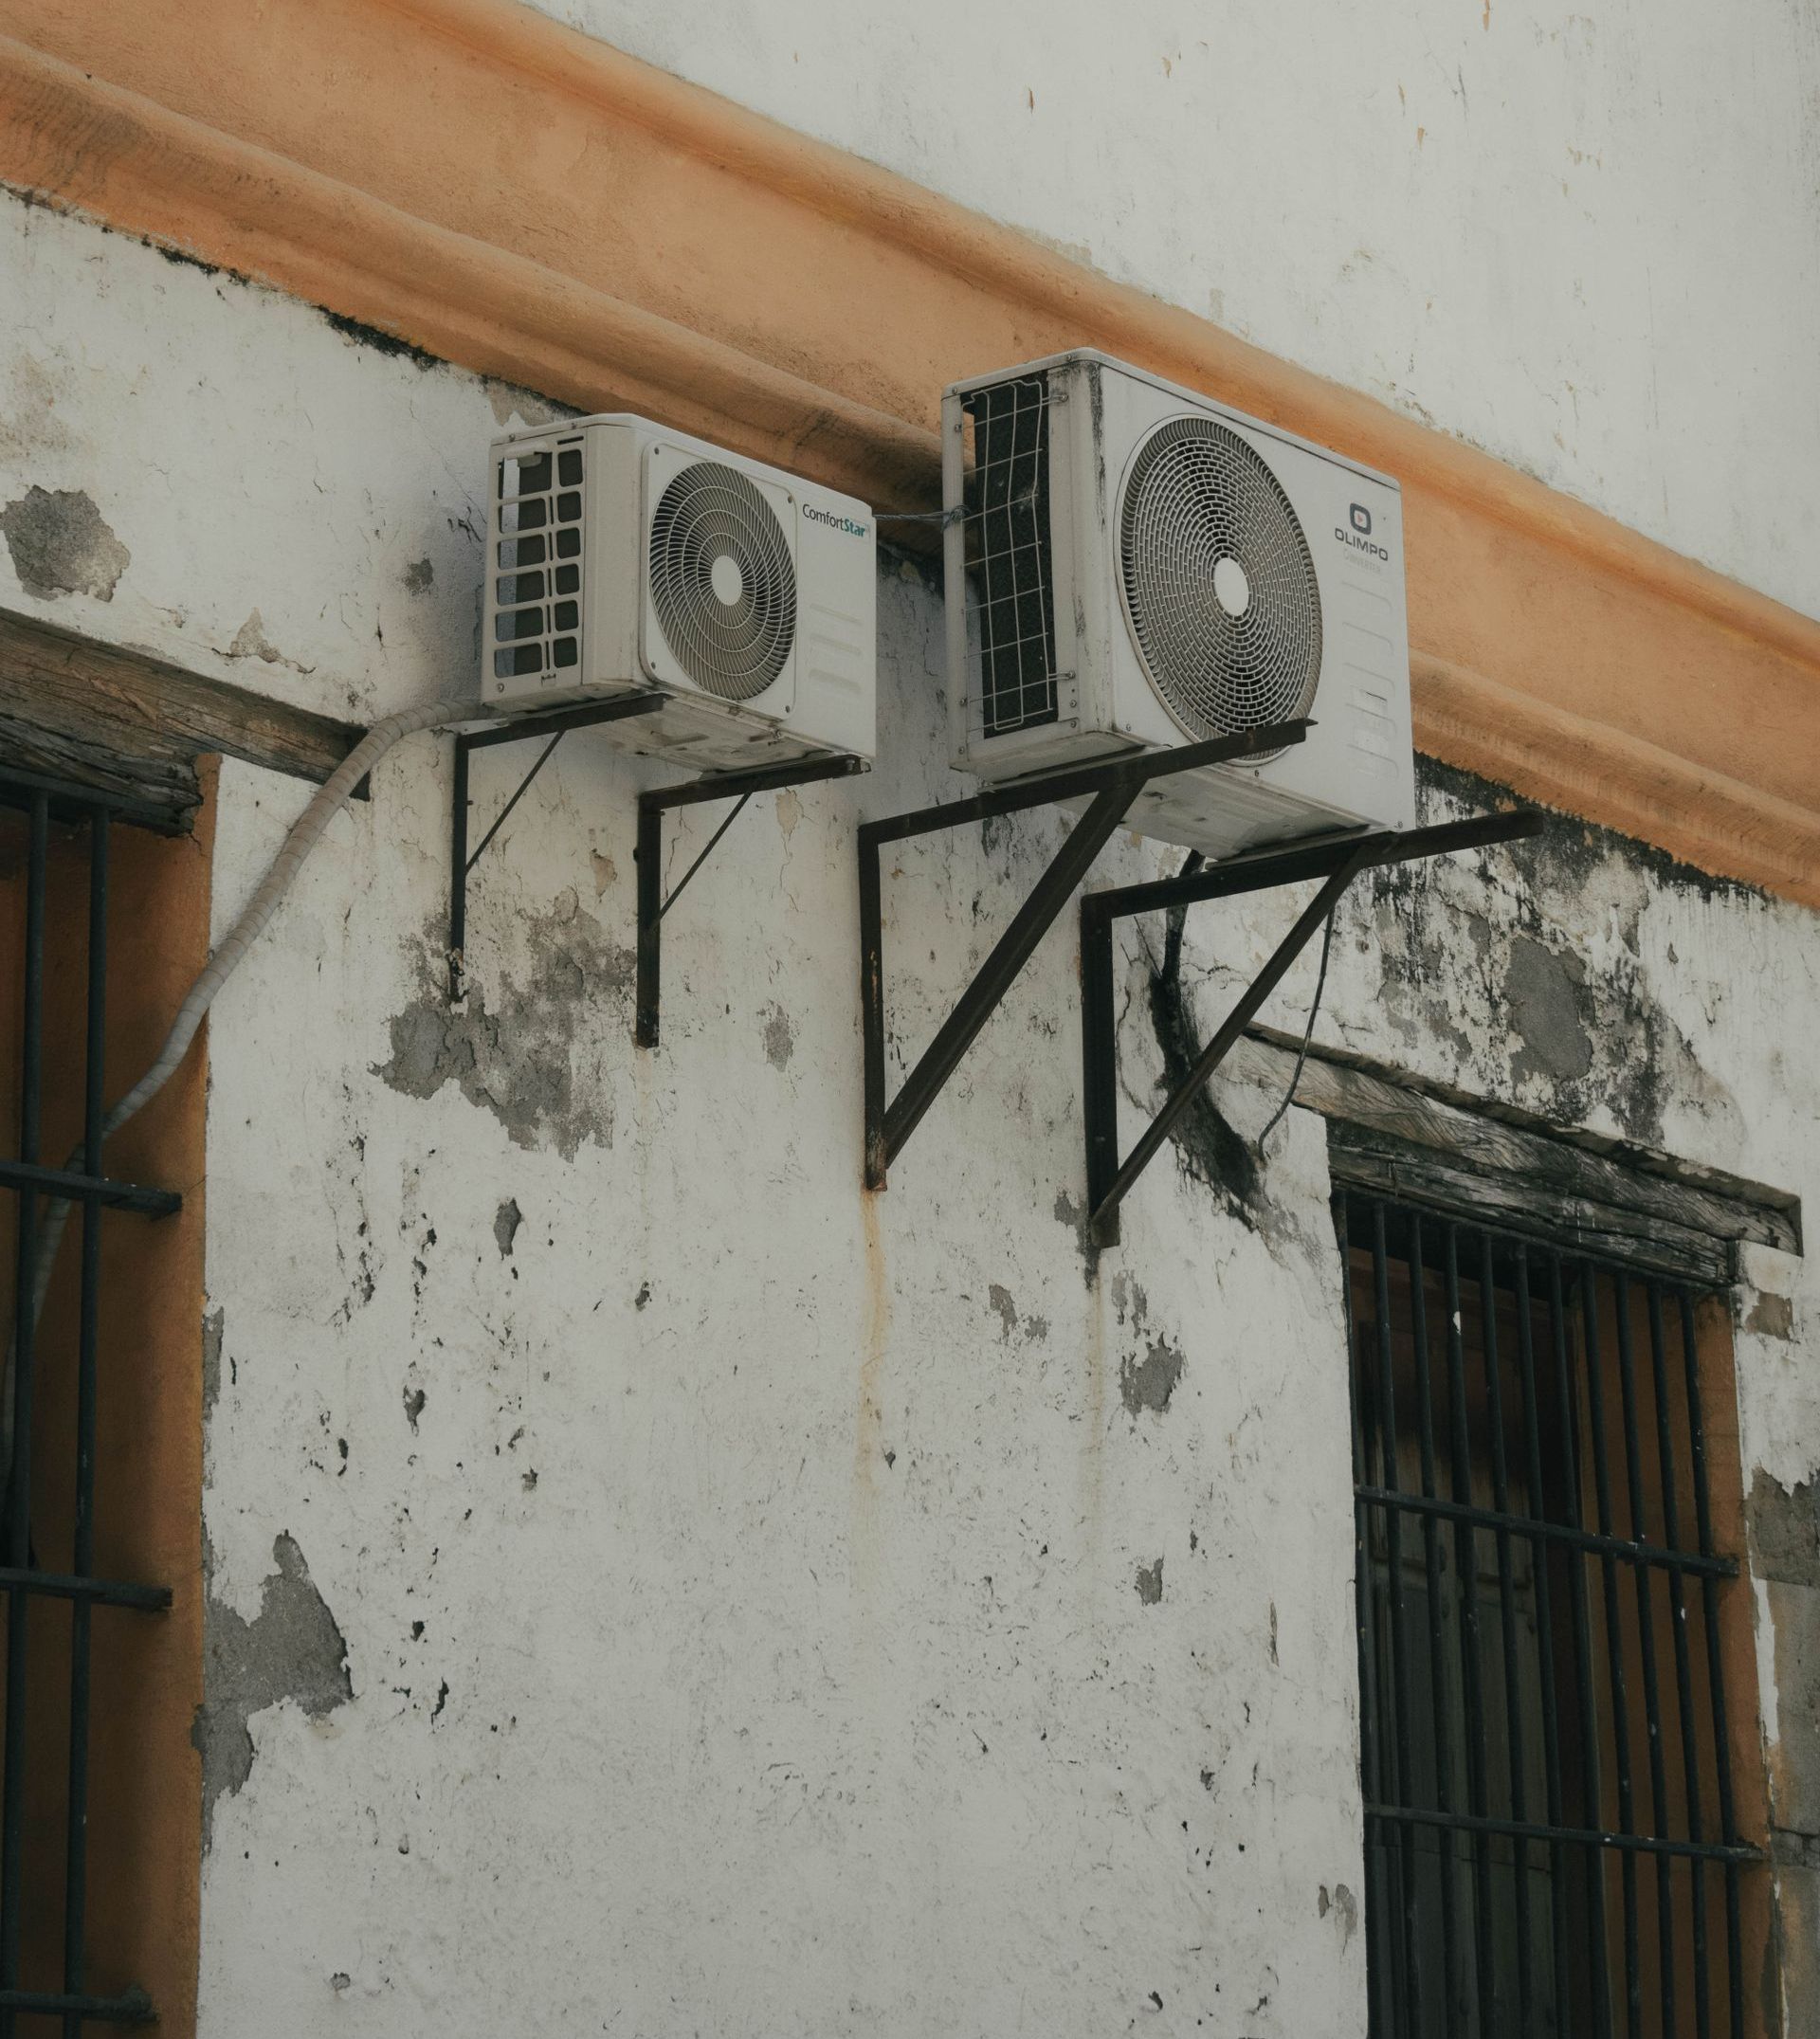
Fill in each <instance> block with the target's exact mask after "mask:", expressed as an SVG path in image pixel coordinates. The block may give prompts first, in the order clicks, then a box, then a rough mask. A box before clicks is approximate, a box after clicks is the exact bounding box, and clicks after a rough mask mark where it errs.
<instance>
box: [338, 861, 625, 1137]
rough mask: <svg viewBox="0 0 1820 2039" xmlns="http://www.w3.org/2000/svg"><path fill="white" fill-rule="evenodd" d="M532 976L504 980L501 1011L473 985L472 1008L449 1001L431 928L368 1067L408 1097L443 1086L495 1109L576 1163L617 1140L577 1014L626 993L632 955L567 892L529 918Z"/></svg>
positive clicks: (519, 1132) (514, 1129)
mask: <svg viewBox="0 0 1820 2039" xmlns="http://www.w3.org/2000/svg"><path fill="white" fill-rule="evenodd" d="M528 932H529V934H530V937H531V945H532V951H533V962H532V968H531V976H530V981H529V983H527V984H522V985H521V984H519V983H518V982H517V981H515V980H514V979H513V978H510V977H506V978H504V979H503V980H502V981H501V984H500V987H499V994H498V995H499V1010H498V1011H497V1012H493V1011H489V1010H488V1009H487V996H486V992H485V991H484V989H482V987H480V986H478V985H475V986H473V987H472V988H471V989H470V990H469V992H468V994H467V998H466V1001H465V1009H464V1010H455V1009H453V1008H451V1007H450V1005H449V1003H448V991H447V985H446V978H445V972H446V963H445V961H444V955H445V952H444V951H443V949H442V947H441V945H440V942H439V941H438V940H437V938H436V937H435V935H434V934H427V935H426V936H425V938H424V941H423V943H422V947H421V953H420V956H419V958H418V977H419V985H420V989H419V992H418V995H417V996H416V997H415V998H413V999H412V1000H411V1002H410V1005H408V1006H407V1007H406V1008H405V1010H403V1011H402V1012H400V1013H398V1014H396V1015H395V1016H394V1017H393V1018H392V1020H391V1057H390V1059H389V1060H387V1061H385V1062H383V1063H374V1064H373V1074H374V1075H375V1076H377V1077H379V1078H381V1079H382V1080H383V1081H384V1082H385V1083H390V1084H391V1087H392V1089H394V1090H396V1091H399V1092H401V1093H402V1094H403V1095H404V1096H406V1097H409V1098H432V1097H434V1096H435V1095H436V1093H437V1092H438V1091H439V1090H440V1089H441V1088H442V1087H443V1085H444V1084H445V1083H454V1084H456V1085H458V1086H459V1088H460V1090H461V1093H462V1095H463V1096H464V1098H466V1099H467V1101H469V1103H471V1104H479V1105H482V1106H483V1107H484V1108H485V1109H486V1110H487V1111H489V1112H491V1113H492V1114H493V1116H494V1118H496V1119H497V1120H499V1121H500V1123H501V1125H502V1126H503V1127H504V1128H505V1130H506V1132H507V1134H508V1135H510V1137H511V1138H512V1140H513V1142H514V1144H515V1145H517V1146H519V1147H529V1148H537V1147H546V1146H550V1147H555V1150H556V1152H557V1153H558V1154H560V1155H561V1156H562V1157H563V1159H564V1160H565V1161H573V1159H574V1157H575V1156H576V1154H577V1153H578V1152H579V1150H580V1148H581V1147H582V1145H583V1143H584V1142H588V1141H592V1143H593V1144H594V1145H595V1146H599V1147H610V1146H611V1145H612V1143H613V1120H612V1106H611V1103H610V1101H609V1099H608V1098H607V1096H606V1095H605V1092H604V1091H603V1090H600V1089H597V1088H596V1087H595V1084H594V1082H593V1081H592V1075H591V1072H589V1071H588V1070H587V1069H586V1068H582V1067H578V1066H577V1047H578V1045H579V1044H581V1043H582V1042H583V1041H584V1040H585V1038H586V1036H587V1033H588V1029H581V1028H578V1027H577V1025H576V1017H577V1014H578V1013H579V1012H581V1011H583V1010H587V1009H589V1008H594V1007H598V1006H600V1005H603V1004H613V1003H617V1002H618V1001H620V1000H621V999H622V997H623V995H624V994H625V993H626V992H628V991H629V990H630V988H631V984H632V978H633V974H634V971H635V968H636V962H637V958H636V956H635V955H634V952H633V951H632V950H630V949H628V948H621V947H618V946H616V945H615V944H613V943H612V942H610V941H609V940H608V938H607V937H606V935H605V933H604V932H603V930H602V929H601V926H600V924H599V922H598V921H596V920H595V919H592V917H591V916H590V915H588V914H585V913H582V912H581V911H579V910H578V908H577V907H576V905H575V902H574V895H573V893H568V894H565V895H564V900H563V901H558V903H557V905H556V907H555V909H554V910H553V911H551V912H549V913H546V914H538V915H534V916H531V917H530V919H529V923H528Z"/></svg>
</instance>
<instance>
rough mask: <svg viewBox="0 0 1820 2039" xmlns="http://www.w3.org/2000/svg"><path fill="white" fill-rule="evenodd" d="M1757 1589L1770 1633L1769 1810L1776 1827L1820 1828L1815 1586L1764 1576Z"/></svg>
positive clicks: (1819, 1649)
mask: <svg viewBox="0 0 1820 2039" xmlns="http://www.w3.org/2000/svg"><path fill="white" fill-rule="evenodd" d="M1763 1595H1764V1598H1765V1600H1766V1601H1767V1602H1768V1603H1769V1610H1770V1619H1771V1621H1772V1623H1773V1624H1774V1635H1775V1720H1776V1738H1775V1740H1774V1742H1773V1743H1772V1744H1771V1745H1770V1751H1769V1756H1770V1804H1771V1807H1772V1808H1773V1816H1774V1820H1775V1824H1776V1825H1777V1826H1778V1827H1792V1828H1793V1829H1794V1830H1796V1831H1797V1832H1800V1833H1820V1587H1813V1586H1797V1585H1794V1584H1793V1583H1792V1582H1790V1581H1789V1580H1787V1579H1770V1580H1768V1581H1767V1582H1766V1583H1765V1585H1764V1589H1763Z"/></svg>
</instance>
